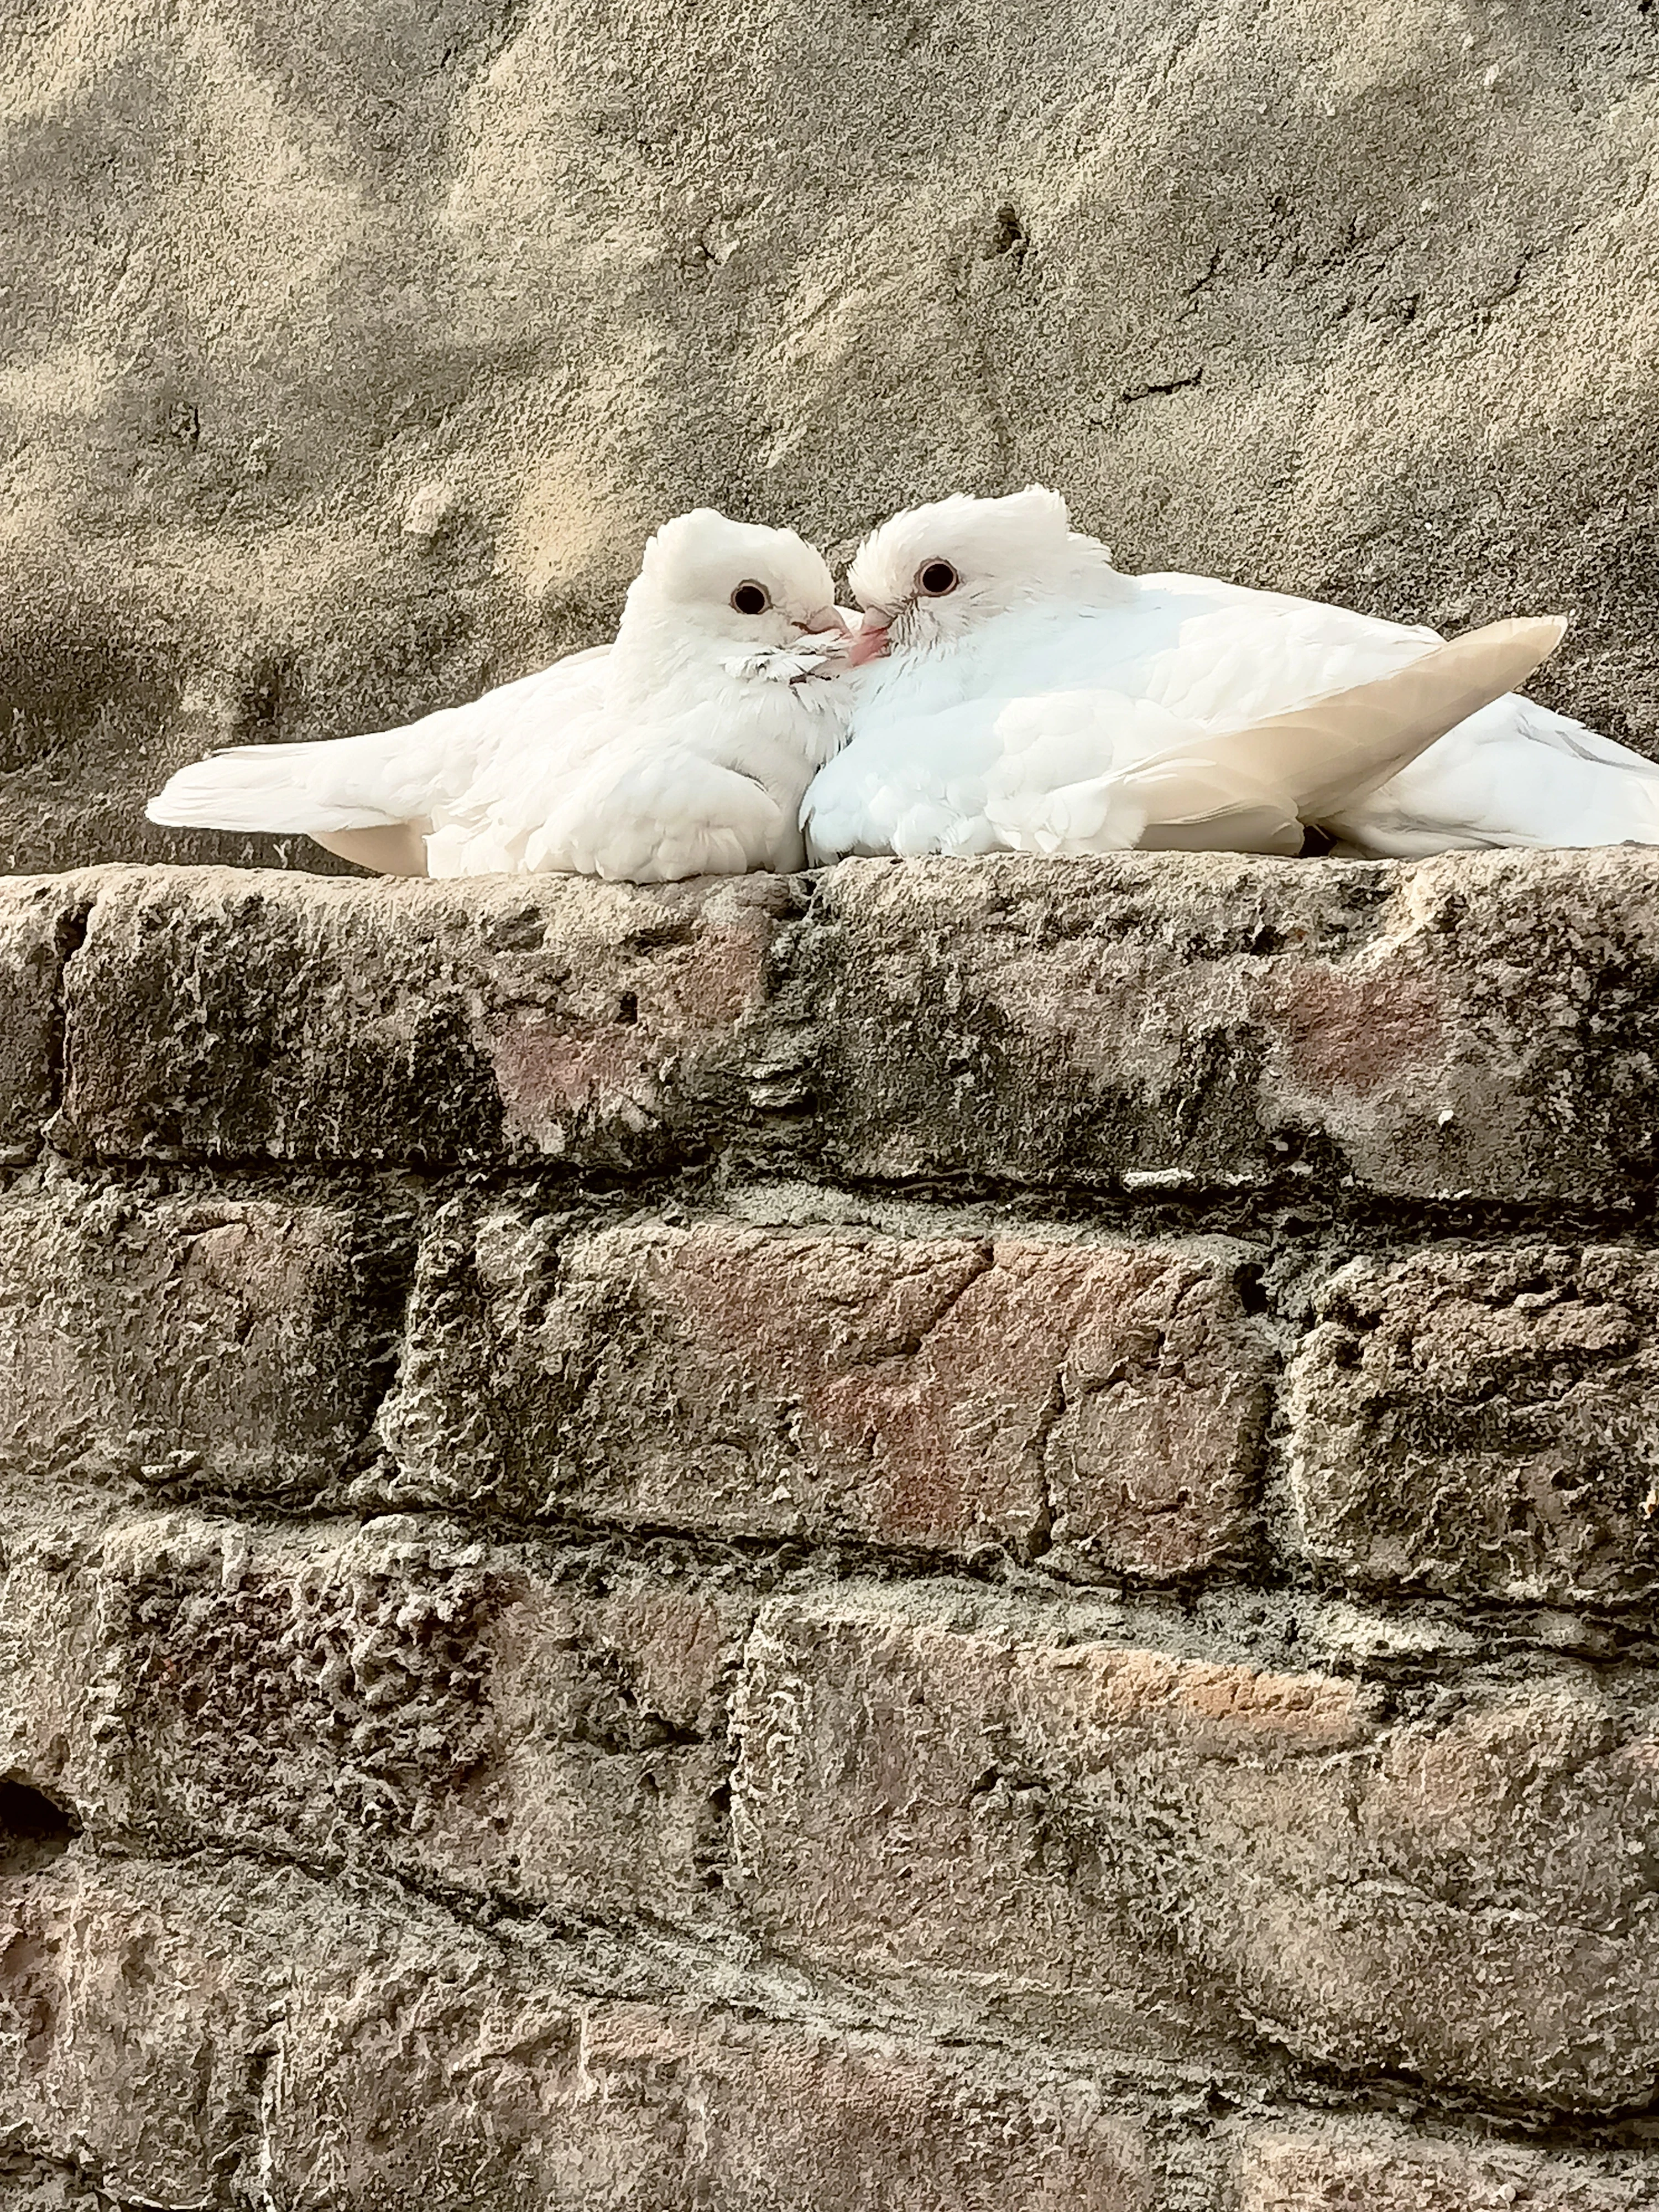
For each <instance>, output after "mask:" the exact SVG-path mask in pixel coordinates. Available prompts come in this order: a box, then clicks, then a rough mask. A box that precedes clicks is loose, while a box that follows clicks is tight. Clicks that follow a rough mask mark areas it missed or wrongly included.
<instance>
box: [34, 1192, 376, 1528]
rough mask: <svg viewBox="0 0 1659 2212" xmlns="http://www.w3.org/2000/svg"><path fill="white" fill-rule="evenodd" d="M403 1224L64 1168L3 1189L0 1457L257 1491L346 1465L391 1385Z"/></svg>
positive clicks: (320, 1479)
mask: <svg viewBox="0 0 1659 2212" xmlns="http://www.w3.org/2000/svg"><path fill="white" fill-rule="evenodd" d="M398 1226H399V1225H396V1224H390V1225H389V1224H387V1223H386V1222H385V1221H384V1220H383V1219H382V1218H378V1217H376V1216H373V1215H370V1216H367V1218H366V1215H365V1211H364V1209H362V1207H361V1206H359V1207H355V1208H354V1207H349V1206H340V1205H337V1204H336V1205H328V1204H319V1205H311V1206H307V1205H302V1204H301V1205H289V1204H283V1203H281V1202H279V1201H276V1200H270V1199H258V1198H237V1197H231V1196H228V1195H219V1194H214V1195H209V1196H204V1197H198V1198H184V1197H179V1198H171V1199H165V1198H164V1199H149V1200H147V1199H145V1198H143V1197H142V1196H139V1195H137V1194H134V1193H132V1192H131V1191H128V1190H125V1189H119V1188H108V1187H106V1188H101V1189H88V1188H84V1187H82V1186H77V1185H76V1184H73V1183H70V1182H64V1181H62V1180H58V1181H54V1182H48V1183H47V1184H46V1186H45V1187H44V1188H35V1189H33V1190H27V1191H23V1190H15V1191H13V1192H10V1193H9V1194H4V1195H3V1196H0V1469H3V1470H4V1471H5V1472H7V1473H9V1474H17V1475H23V1476H27V1475H29V1474H36V1475H38V1474H45V1473H47V1472H48V1471H51V1472H58V1471H63V1470H70V1471H73V1472H75V1473H76V1474H81V1475H83V1476H85V1477H87V1478H88V1479H91V1480H119V1479H122V1478H127V1479H134V1478H136V1479H137V1480H140V1481H142V1482H149V1483H167V1484H169V1485H172V1486H186V1487H195V1488H201V1489H221V1488H223V1489H229V1490H231V1491H234V1492H240V1493H241V1494H243V1495H244V1496H247V1495H252V1496H256V1497H258V1496H261V1495H282V1494H296V1493H297V1494H299V1495H305V1494H307V1493H308V1492H315V1491H317V1490H319V1489H321V1488H322V1487H323V1486H325V1485H326V1484H328V1483H330V1482H332V1481H335V1480H338V1479H340V1478H342V1477H343V1476H344V1475H345V1474H346V1473H347V1471H348V1469H349V1466H350V1462H351V1460H352V1456H353V1454H354V1452H355V1451H356V1449H358V1448H359V1447H361V1446H362V1444H363V1443H364V1442H365V1440H366V1438H367V1436H368V1430H369V1428H370V1425H371V1424H372V1423H373V1420H374V1412H375V1407H376V1405H377V1403H378V1401H379V1397H380V1392H381V1390H382V1389H384V1387H385V1383H386V1370H387V1364H388V1361H389V1358H390V1354H391V1348H392V1340H394V1339H395V1334H396V1328H397V1318H396V1316H395V1314H388V1313H387V1312H386V1310H385V1306H386V1291H387V1289H388V1287H389V1285H388V1283H387V1281H386V1276H387V1275H388V1274H389V1273H391V1272H392V1270H391V1267H390V1265H389V1263H390V1262H391V1261H392V1259H393V1258H394V1257H395V1251H396V1246H397V1243H398V1242H399V1241H401V1240H400V1239H399V1237H398ZM387 1248H390V1249H387Z"/></svg>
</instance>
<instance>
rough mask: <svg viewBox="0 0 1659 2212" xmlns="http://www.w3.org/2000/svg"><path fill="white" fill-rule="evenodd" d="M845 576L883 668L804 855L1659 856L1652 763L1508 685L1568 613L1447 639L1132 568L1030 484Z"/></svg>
mask: <svg viewBox="0 0 1659 2212" xmlns="http://www.w3.org/2000/svg"><path fill="white" fill-rule="evenodd" d="M852 582H853V588H854V592H855V594H856V596H857V597H858V599H859V600H860V604H861V605H863V607H864V608H865V610H866V617H865V623H864V626H863V628H862V629H861V630H860V634H859V636H858V638H857V639H856V640H855V641H854V647H853V649H852V653H851V656H850V658H851V659H852V660H853V662H854V665H864V664H872V665H867V666H866V668H865V672H864V674H863V675H862V676H860V678H857V679H856V680H855V686H854V697H853V698H852V700H851V701H850V702H849V705H850V708H851V715H852V732H853V734H852V738H851V741H850V743H849V744H848V745H847V746H846V748H845V749H844V750H842V752H840V753H839V754H838V755H837V756H836V757H835V758H834V759H833V760H832V761H830V762H829V764H828V766H827V767H826V768H825V769H823V771H822V772H821V773H820V774H819V775H818V776H817V780H816V781H814V783H813V785H812V787H811V790H810V791H809V792H808V793H807V795H806V799H805V804H804V806H803V822H804V825H805V829H806V833H807V848H808V852H809V854H810V855H811V857H812V858H813V859H814V860H830V859H834V858H836V857H837V856H839V855H840V854H845V853H889V852H896V853H941V852H943V853H979V852H991V851H997V850H1016V851H1040V852H1055V853H1086V852H1103V851H1113V850H1122V849H1124V848H1127V847H1129V846H1133V845H1135V844H1139V845H1142V846H1154V845H1157V846H1170V845H1184V846H1189V847H1200V848H1201V847H1206V846H1218V847H1230V848H1234V849H1243V850H1255V851H1268V852H1273V851H1277V852H1294V851H1295V850H1297V848H1298V846H1299V843H1300V841H1301V829H1300V826H1299V825H1300V824H1301V823H1320V824H1322V825H1325V826H1328V827H1329V828H1330V829H1332V830H1333V831H1334V832H1335V833H1337V834H1339V835H1340V836H1343V837H1345V838H1346V839H1348V840H1350V841H1351V842H1352V843H1353V844H1355V845H1357V846H1359V847H1361V848H1364V850H1367V851H1371V852H1380V853H1394V852H1402V853H1403V852H1413V853H1414V852H1428V851H1440V850H1443V849H1445V848H1448V847H1449V846H1453V845H1476V844H1526V843H1538V844H1566V843H1584V844H1592V843H1601V842H1607V841H1608V840H1609V839H1610V838H1612V839H1618V838H1632V839H1638V840H1641V841H1642V842H1659V769H1656V768H1655V767H1654V765H1653V764H1652V763H1650V762H1647V761H1644V760H1643V759H1642V758H1641V757H1640V756H1639V755H1638V754H1635V753H1631V752H1627V751H1626V750H1625V749H1624V748H1623V747H1621V746H1618V745H1614V744H1611V743H1609V742H1608V741H1607V740H1606V739H1603V738H1595V737H1593V736H1592V735H1591V733H1590V732H1588V731H1584V730H1583V729H1581V727H1580V726H1579V725H1577V723H1572V722H1569V721H1567V720H1565V717H1562V716H1559V715H1553V714H1548V713H1547V710H1546V709H1544V708H1540V707H1537V706H1535V705H1534V704H1533V703H1532V702H1530V701H1528V700H1523V699H1520V698H1516V697H1515V696H1504V695H1510V694H1512V691H1513V687H1514V686H1515V685H1516V684H1519V683H1522V682H1524V681H1525V679H1526V678H1527V677H1528V676H1529V675H1530V674H1531V672H1532V671H1533V669H1534V668H1535V667H1536V666H1537V665H1538V663H1539V662H1540V661H1541V660H1542V659H1544V658H1545V657H1546V655H1547V653H1549V652H1551V651H1552V650H1553V647H1554V646H1555V644H1556V643H1557V642H1558V641H1559V637H1560V635H1561V632H1562V628H1563V625H1562V624H1561V623H1559V622H1557V621H1553V620H1541V621H1537V622H1523V623H1495V624H1492V625H1491V626H1489V627H1488V628H1487V629H1483V630H1478V631H1475V632H1473V633H1471V634H1470V635H1468V636H1467V637H1464V638H1461V639H1458V640H1456V641H1454V642H1453V643H1452V644H1451V645H1445V644H1443V641H1441V640H1440V638H1439V637H1438V636H1437V633H1436V632H1434V631H1433V630H1431V629H1413V628H1407V627H1405V626H1403V625H1401V624H1400V623H1387V622H1381V621H1377V620H1376V619H1374V618H1373V617H1370V616H1366V615H1358V614H1354V613H1352V612H1350V611H1348V610H1346V609H1345V608H1341V607H1334V606H1329V605H1322V604H1321V603H1319V602H1316V601H1312V600H1307V599H1290V598H1286V597H1284V596H1281V595H1280V594H1279V593H1277V592H1255V591H1249V590H1246V589H1244V588H1243V587H1241V586H1237V585H1233V584H1226V583H1222V582H1218V581H1216V580H1213V579H1211V578H1208V577H1201V576H1183V575H1147V576H1131V575H1125V574H1121V573H1120V572H1119V571H1118V570H1116V569H1115V568H1113V567H1112V565H1111V562H1110V559H1109V556H1108V554H1107V551H1106V549H1105V548H1104V547H1103V545H1101V544H1098V543H1097V540H1095V539H1094V538H1086V537H1083V536H1081V535H1079V534H1078V533H1076V532H1073V530H1072V528H1071V523H1070V518H1069V516H1068V514H1067V512H1066V504H1065V501H1063V500H1061V499H1060V497H1059V496H1058V495H1057V494H1055V493H1054V492H1050V491H1045V490H1042V489H1039V488H1037V487H1036V486H1032V487H1030V489H1027V490H1025V491H1023V492H1018V493H1015V494H1013V495H1011V496H1010V497H1007V498H1005V499H994V500H981V499H969V498H964V497H958V498H955V499H947V500H943V501H939V502H938V503H937V504H936V505H933V506H931V507H919V508H915V509H913V510H911V511H910V512H908V513H903V514H899V515H896V516H894V517H893V518H892V520H890V521H888V522H885V523H884V524H883V525H882V526H881V527H880V528H879V529H878V530H877V531H875V532H873V533H872V536H871V537H870V538H868V539H866V542H865V544H863V546H861V547H860V550H859V553H858V556H857V557H856V559H855V560H854V565H853V570H852ZM883 656H885V657H883ZM1447 732H1449V735H1448V734H1446V733H1447ZM1406 763H1412V764H1411V765H1410V766H1408V767H1407V766H1406V765H1405V764H1406ZM1402 769H1403V773H1400V772H1399V771H1401V770H1402ZM1413 841H1415V842H1413Z"/></svg>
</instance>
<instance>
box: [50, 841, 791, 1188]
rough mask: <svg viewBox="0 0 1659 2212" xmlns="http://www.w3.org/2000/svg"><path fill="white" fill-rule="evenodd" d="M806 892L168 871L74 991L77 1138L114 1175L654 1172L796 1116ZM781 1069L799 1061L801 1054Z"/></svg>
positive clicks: (72, 1118)
mask: <svg viewBox="0 0 1659 2212" xmlns="http://www.w3.org/2000/svg"><path fill="white" fill-rule="evenodd" d="M796 903H797V899H796V893H795V890H794V888H793V884H792V883H791V881H790V880H789V879H788V878H778V877H771V876H750V877H744V878H735V879H732V878H722V879H718V880H713V881H704V882H702V883H700V884H668V885H665V886H662V887H660V888H656V889H644V888H641V886H639V885H637V884H601V883H596V882H590V881H586V880H583V879H581V878H574V877H568V876H544V877H535V878H517V879H511V880H509V879H495V880H491V881H489V882H471V883H465V884H444V883H426V882H394V881H382V882H380V883H376V884H362V883H354V882H342V881H337V880H335V881H330V880H326V879H324V878H318V877H312V876H301V875H283V874H259V873H253V872H246V871H237V870H232V869H149V870H145V871H143V872H142V873H139V872H135V873H134V874H133V875H132V876H131V877H130V878H119V879H117V880H116V881H115V882H113V883H112V884H111V886H110V887H109V888H108V890H106V891H105V892H104V893H103V894H102V895H101V896H100V897H99V899H98V901H97V902H96V904H95V905H94V908H93V910H92V914H91V916H90V920H89V923H88V931H87V937H86V942H85V944H84V945H83V946H82V949H81V951H79V952H78V953H77V954H76V957H75V960H74V962H73V963H72V965H71V967H70V971H69V989H68V1012H67V1021H68V1036H69V1065H70V1073H69V1081H68V1085H67V1087H66V1091H65V1095H64V1108H63V1111H62V1113H61V1115H59V1116H58V1121H57V1123H56V1125H55V1135H56V1139H57V1141H58V1143H59V1144H60V1145H62V1146H65V1147H66V1148H68V1149H71V1150H75V1151H77V1152H82V1153H87V1154H90V1155H94V1156H97V1157H101V1158H135V1157H145V1158H164V1159H197V1158H230V1159H240V1160H253V1159H264V1158H269V1159H284V1160H301V1159H313V1158H316V1159H341V1160H358V1159H376V1160H378V1159H386V1160H392V1161H398V1160H409V1161H416V1162H466V1161H475V1160H489V1161H498V1160H544V1159H566V1160H573V1161H580V1162H585V1163H592V1164H606V1165H625V1166H637V1165H639V1164H641V1163H644V1162H648V1161H652V1160H655V1159H659V1158H665V1157H667V1156H669V1155H670V1154H672V1153H675V1152H684V1150H685V1149H686V1148H688V1147H695V1146H696V1144H698V1143H699V1142H701V1141H702V1140H703V1139H704V1138H705V1137H706V1136H707V1135H708V1131H709V1128H710V1127H712V1126H713V1125H714V1123H716V1122H717V1121H719V1119H720V1115H721V1114H725V1115H726V1117H727V1118H728V1119H732V1120H734V1121H738V1122H739V1123H742V1124H743V1125H744V1127H750V1128H754V1129H757V1128H759V1127H761V1126H762V1125H763V1123H764V1122H765V1121H766V1118H767V1115H768V1114H769V1112H770V1111H771V1109H773V1108H774V1107H775V1106H776V1105H777V1104H779V1103H787V1102H788V1101H789V1100H791V1099H793V1096H794V1090H795V1085H796V1078H795V1076H794V1074H793V1073H792V1066H793V1060H792V1055H793V1053H794V1050H795V1048H793V1045H792V1044H791V1043H790V1042H789V1040H788V1038H787V1035H785V1034H784V1033H782V1032H777V1033H775V1032H774V1031H773V1030H772V1029H771V1028H769V1023H768V1018H767V1004H768V992H769V982H768V954H769V947H770V945H771V943H772V939H773V938H774V936H775V933H776V932H777V930H778V928H779V927H780V924H781V922H782V921H785V920H787V918H788V917H789V916H791V915H793V912H794V910H795V906H796ZM780 1055H781V1057H780Z"/></svg>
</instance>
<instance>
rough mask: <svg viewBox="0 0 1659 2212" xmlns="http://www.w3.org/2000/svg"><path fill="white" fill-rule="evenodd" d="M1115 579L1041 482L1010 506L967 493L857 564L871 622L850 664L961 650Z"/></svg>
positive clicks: (865, 552) (888, 530)
mask: <svg viewBox="0 0 1659 2212" xmlns="http://www.w3.org/2000/svg"><path fill="white" fill-rule="evenodd" d="M1113 573H1114V572H1113V570H1112V568H1111V564H1110V561H1109V556H1108V555H1107V552H1106V549H1105V547H1104V546H1103V545H1101V544H1098V543H1097V541H1096V540H1095V539H1094V538H1084V537H1080V536H1079V535H1078V534H1077V533H1075V532H1073V528H1072V518H1071V515H1070V513H1068V512H1067V510H1066V502H1065V501H1064V500H1063V499H1062V498H1061V497H1060V494H1059V493H1058V492H1054V491H1045V490H1044V489H1042V486H1041V485H1040V484H1028V485H1027V486H1026V488H1025V489H1024V491H1017V492H1012V493H1010V494H1009V495H1008V496H1007V497H1006V499H970V498H969V497H967V496H966V495H964V494H960V493H959V494H958V495H957V496H956V497H955V498H954V499H941V500H938V501H935V502H934V503H933V506H931V507H911V508H909V509H908V510H907V511H906V512H905V513H902V514H896V515H894V516H893V517H892V518H891V520H890V521H887V522H884V523H883V524H882V526H881V527H880V529H879V530H876V531H872V533H871V534H870V536H869V537H868V538H866V539H865V541H864V543H863V544H862V545H860V548H859V550H858V553H857V555H856V556H855V557H854V562H853V567H852V571H851V579H850V580H851V583H852V586H853V591H854V595H855V597H856V598H857V599H858V602H859V605H860V606H861V607H862V608H863V609H864V611H865V621H864V624H863V627H862V629H860V632H859V635H858V637H857V638H856V640H855V641H854V645H853V648H852V652H851V653H850V654H849V656H848V657H849V659H850V661H851V663H852V665H854V666H855V667H856V666H859V665H862V664H863V663H864V662H866V661H870V660H875V659H880V658H881V656H882V655H883V654H884V653H886V652H888V651H890V650H891V651H894V652H904V653H926V652H928V651H930V650H939V649H940V648H945V647H950V646H952V645H956V644H959V643H960V642H962V641H963V640H964V639H966V638H968V637H969V636H970V635H972V634H973V632H974V631H975V629H978V628H979V626H980V625H981V623H986V622H988V621H990V620H992V619H993V618H994V617H996V616H998V615H1003V614H1008V613H1011V612H1012V611H1014V610H1016V609H1018V608H1021V607H1028V606H1033V605H1037V604H1039V603H1040V602H1042V601H1044V600H1048V599H1055V598H1064V597H1066V596H1070V595H1074V594H1075V593H1076V592H1078V590H1079V587H1080V586H1085V585H1086V584H1087V583H1089V582H1090V581H1091V580H1097V579H1098V578H1099V577H1101V576H1102V575H1108V576H1109V575H1111V574H1113Z"/></svg>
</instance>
